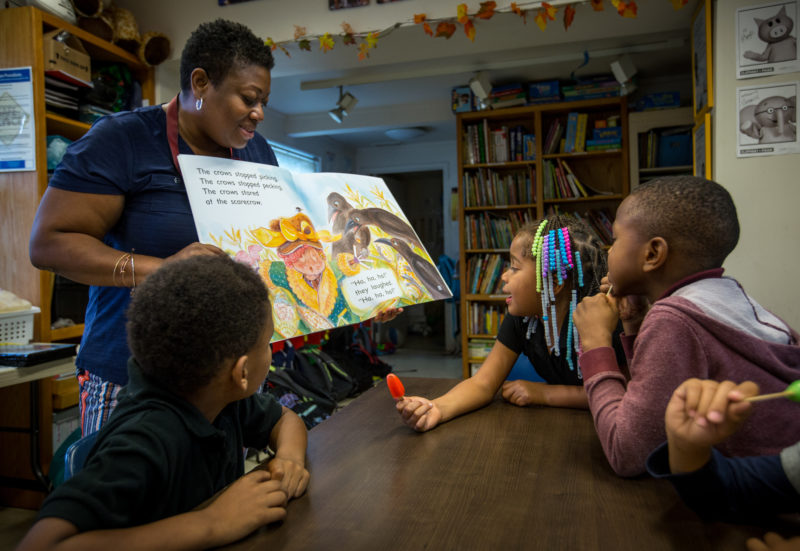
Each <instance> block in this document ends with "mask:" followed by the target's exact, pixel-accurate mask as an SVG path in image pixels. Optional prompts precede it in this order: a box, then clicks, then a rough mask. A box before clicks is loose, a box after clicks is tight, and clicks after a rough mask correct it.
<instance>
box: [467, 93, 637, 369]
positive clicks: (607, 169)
mask: <svg viewBox="0 0 800 551" xmlns="http://www.w3.org/2000/svg"><path fill="white" fill-rule="evenodd" d="M570 119H572V120H573V121H574V122H572V123H570ZM578 121H582V122H580V123H579V122H578ZM456 123H457V132H458V134H457V135H458V145H459V147H458V165H459V181H458V184H459V185H458V200H459V214H458V223H459V237H460V243H461V244H462V246H461V251H460V254H459V277H460V281H461V294H462V300H461V305H460V307H461V320H462V321H461V327H462V331H461V350H462V366H463V376H464V378H467V377H470V376H471V375H472V373H473V372H474V370H475V369H477V367H479V366H480V364H481V363H482V361H483V356H484V355H485V351H486V344H487V342H489V341H491V340H492V339H494V337H495V335H496V334H497V329H498V328H499V326H500V323H501V322H502V319H503V316H504V314H505V298H506V296H505V295H504V294H502V288H503V283H502V281H501V280H500V276H501V274H502V273H503V271H504V270H505V268H506V267H507V265H508V251H509V247H510V245H511V240H512V238H513V236H514V234H515V233H516V231H517V229H519V227H520V226H522V225H524V224H525V223H527V222H532V221H534V220H536V219H539V218H542V217H543V216H545V215H547V214H552V213H553V212H568V213H573V214H576V215H578V216H580V217H582V218H584V219H585V220H586V221H587V222H588V223H590V225H592V226H593V227H594V228H595V231H596V233H598V236H599V237H601V239H604V240H605V241H607V240H608V235H605V236H604V235H603V233H604V232H607V231H608V228H607V227H606V225H608V224H610V221H611V218H612V217H613V213H614V212H615V211H616V207H617V205H619V203H620V201H622V199H623V198H624V197H625V196H626V195H627V194H628V192H629V191H630V186H629V174H630V173H629V161H628V154H629V149H628V110H627V104H626V102H625V98H619V97H615V98H602V99H596V100H584V101H575V102H562V103H549V104H542V105H533V106H528V107H514V108H510V109H502V110H493V111H478V112H471V113H460V114H459V115H458V116H457V118H456ZM609 123H612V124H613V123H616V125H617V128H618V130H612V131H602V130H601V129H598V130H600V131H599V132H598V133H595V132H594V129H595V127H596V126H602V125H605V126H606V128H608V124H609ZM570 124H572V125H573V126H572V128H571V129H570V130H569V131H568V127H569V126H570ZM579 125H580V126H579ZM559 126H561V127H562V128H561V131H560V132H559V131H558V127H559ZM581 128H585V129H586V130H585V133H584V132H582V131H581ZM612 128H613V127H612ZM559 134H560V135H559ZM567 135H569V137H570V138H569V139H570V141H569V142H567ZM595 135H596V136H598V138H597V139H595ZM614 135H615V136H617V138H616V139H607V136H614ZM600 137H603V138H602V139H601V138H600ZM560 138H561V139H560ZM562 139H563V141H564V145H565V146H567V144H568V143H569V144H570V145H569V146H567V147H564V148H562V147H561V142H562ZM592 140H594V141H592ZM590 144H593V145H592V150H588V149H589V148H590ZM565 150H569V151H570V152H565ZM603 228H606V229H605V230H603Z"/></svg>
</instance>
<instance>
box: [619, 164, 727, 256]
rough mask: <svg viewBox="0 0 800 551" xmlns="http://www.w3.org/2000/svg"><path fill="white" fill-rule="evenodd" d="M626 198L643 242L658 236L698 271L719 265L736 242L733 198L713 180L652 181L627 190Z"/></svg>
mask: <svg viewBox="0 0 800 551" xmlns="http://www.w3.org/2000/svg"><path fill="white" fill-rule="evenodd" d="M630 198H631V199H632V203H631V205H630V206H631V210H630V213H631V215H632V216H634V217H635V218H636V219H637V222H636V223H637V224H639V227H640V228H641V229H642V230H643V231H644V232H645V234H646V235H645V236H644V237H645V238H646V239H651V238H653V237H657V236H658V237H663V238H664V239H666V241H667V244H668V245H669V246H670V248H671V249H672V250H675V251H678V252H679V254H681V255H682V256H683V257H684V258H685V259H686V260H687V261H688V262H691V263H693V264H695V268H696V269H697V270H698V271H699V270H709V269H712V268H719V267H720V266H722V263H723V262H724V261H725V258H727V256H728V255H729V254H730V253H731V251H733V249H734V248H735V247H736V244H737V243H738V242H739V219H738V217H737V215H736V206H735V205H734V204H733V198H732V197H731V194H730V193H728V190H726V189H725V188H724V187H722V186H721V185H719V184H718V183H716V182H714V181H711V180H706V179H705V178H699V177H697V176H669V177H663V178H656V179H653V180H650V181H649V182H646V183H644V184H642V185H641V186H639V187H637V188H636V189H634V190H633V191H631V194H630Z"/></svg>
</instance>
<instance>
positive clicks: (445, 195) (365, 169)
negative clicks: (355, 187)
mask: <svg viewBox="0 0 800 551" xmlns="http://www.w3.org/2000/svg"><path fill="white" fill-rule="evenodd" d="M457 152H458V148H457V146H456V142H455V141H443V142H425V143H415V144H398V145H388V146H375V147H362V148H359V149H358V150H357V152H356V172H357V173H358V174H388V173H396V172H418V171H424V170H441V171H442V175H443V182H442V190H441V193H442V210H443V211H444V253H445V254H446V255H447V256H449V257H450V258H453V259H457V258H458V256H459V255H458V252H459V241H458V223H457V222H456V221H453V220H452V218H451V216H450V209H451V207H452V205H451V196H452V193H451V189H452V188H457V187H458V155H457Z"/></svg>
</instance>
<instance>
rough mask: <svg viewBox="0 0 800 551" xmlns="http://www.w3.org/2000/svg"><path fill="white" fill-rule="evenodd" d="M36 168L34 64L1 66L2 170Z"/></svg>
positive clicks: (0, 122) (0, 158) (0, 159)
mask: <svg viewBox="0 0 800 551" xmlns="http://www.w3.org/2000/svg"><path fill="white" fill-rule="evenodd" d="M25 170H36V128H35V125H34V120H33V80H32V77H31V68H30V67H12V68H8V69H0V172H18V171H25Z"/></svg>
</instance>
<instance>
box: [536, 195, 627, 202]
mask: <svg viewBox="0 0 800 551" xmlns="http://www.w3.org/2000/svg"><path fill="white" fill-rule="evenodd" d="M624 197H625V196H624V195H621V194H618V193H615V194H614V195H592V196H591V197H571V198H569V199H543V201H544V202H545V203H546V204H548V205H551V204H553V203H556V204H558V203H591V202H597V201H620V200H621V199H623V198H624Z"/></svg>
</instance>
